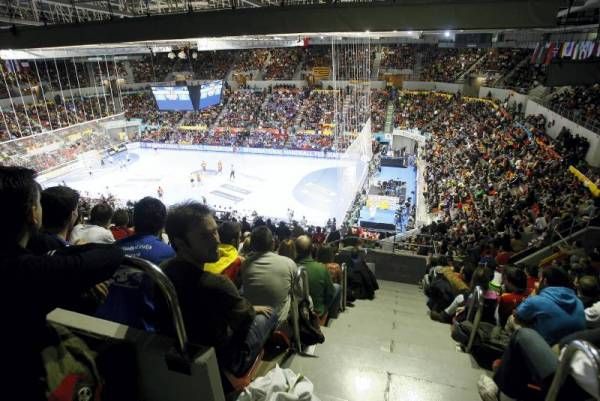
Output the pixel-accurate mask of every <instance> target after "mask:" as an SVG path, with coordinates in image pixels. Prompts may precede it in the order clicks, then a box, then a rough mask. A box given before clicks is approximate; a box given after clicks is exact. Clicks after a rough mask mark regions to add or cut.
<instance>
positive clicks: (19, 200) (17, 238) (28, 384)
mask: <svg viewBox="0 0 600 401" xmlns="http://www.w3.org/2000/svg"><path fill="white" fill-rule="evenodd" d="M42 215H43V213H42V205H41V203H40V186H39V185H38V183H37V182H36V181H35V172H34V171H33V170H29V169H26V168H21V167H5V166H0V217H1V219H2V225H3V229H2V230H0V271H1V273H2V279H3V282H4V283H5V284H6V285H5V286H4V288H3V289H2V291H0V315H2V318H3V319H4V320H5V321H6V322H9V323H10V325H11V327H13V328H15V329H11V330H2V332H1V334H0V342H1V343H2V344H6V345H7V346H6V347H5V348H4V351H3V355H2V357H3V361H4V362H6V363H7V366H10V369H8V370H7V371H6V372H5V373H4V375H3V379H2V388H3V389H5V390H6V391H8V393H6V392H5V394H4V396H5V398H6V399H17V398H18V399H22V400H32V401H41V400H46V399H47V397H46V395H45V392H46V390H47V389H46V384H45V383H44V381H43V380H41V379H40V378H41V377H45V372H44V366H43V364H42V358H41V351H42V349H43V348H45V347H46V346H48V345H49V344H48V343H49V340H50V339H49V338H48V332H47V327H46V315H47V314H48V313H49V312H50V311H52V310H53V309H55V308H57V307H61V306H65V305H69V304H73V303H75V302H77V301H78V299H79V297H80V295H81V293H82V292H84V291H86V290H87V289H89V288H91V287H92V286H93V285H95V284H96V283H99V282H101V281H103V280H106V279H107V278H109V277H110V276H111V275H112V274H113V273H114V271H115V269H117V268H118V267H119V265H120V263H121V261H122V258H123V252H122V251H121V250H120V249H119V248H117V247H114V246H110V245H104V246H102V245H93V246H92V245H86V246H82V247H77V246H72V247H68V248H64V249H62V250H59V251H57V252H56V253H55V254H54V255H53V256H47V255H43V256H34V255H33V254H31V253H30V252H29V251H27V250H26V248H27V245H28V242H29V240H30V239H31V238H32V236H33V235H34V234H35V233H36V232H37V230H39V228H40V226H41V224H42ZM13 389H14V390H13ZM12 391H15V392H17V391H18V395H16V394H15V395H14V396H13V395H11V392H12Z"/></svg>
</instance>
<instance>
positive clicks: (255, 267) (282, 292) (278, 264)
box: [242, 226, 297, 325]
mask: <svg viewBox="0 0 600 401" xmlns="http://www.w3.org/2000/svg"><path fill="white" fill-rule="evenodd" d="M250 246H251V249H252V253H251V254H250V256H249V257H248V259H246V261H245V263H244V267H243V269H242V286H243V291H244V297H245V298H247V299H248V300H249V301H250V302H252V303H253V304H258V305H267V306H270V307H271V308H273V310H274V311H275V313H276V314H277V316H278V324H279V325H281V324H283V323H285V321H286V320H287V318H288V314H289V312H290V303H291V297H290V290H291V288H292V285H293V282H294V275H295V274H296V271H297V267H296V263H294V261H293V260H291V259H290V258H287V257H285V256H281V255H277V254H276V253H274V252H273V234H272V233H271V230H269V228H268V227H267V226H259V227H256V228H255V229H254V230H252V235H251V236H250Z"/></svg>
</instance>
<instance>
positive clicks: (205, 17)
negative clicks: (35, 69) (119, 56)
mask: <svg viewBox="0 0 600 401" xmlns="http://www.w3.org/2000/svg"><path fill="white" fill-rule="evenodd" d="M585 1H588V2H589V1H592V2H594V1H598V0H585ZM585 1H584V0H576V1H575V2H574V3H573V5H572V6H583V5H584V4H585ZM568 3H569V1H568V0H453V1H450V0H395V1H394V0H389V1H388V0H386V1H379V0H371V1H355V0H350V1H349V0H330V1H326V2H325V1H321V0H316V1H306V0H102V1H89V0H3V1H0V49H32V48H43V47H66V46H82V45H94V46H99V45H102V46H105V45H109V46H115V44H117V43H123V42H129V43H132V42H134V43H135V42H144V45H143V46H144V47H145V48H148V46H147V43H149V42H150V43H151V42H157V43H161V42H163V43H164V42H165V41H167V42H168V41H182V40H190V41H193V42H196V41H197V40H199V39H201V38H222V37H230V36H243V35H290V34H299V33H312V34H313V36H315V35H316V36H318V35H321V34H332V33H337V32H363V33H364V32H367V31H371V32H375V31H378V32H384V33H385V32H388V33H389V32H398V31H409V30H410V31H413V30H424V31H439V30H446V29H450V30H482V29H489V30H498V29H505V28H512V29H527V28H552V27H555V26H556V20H557V18H556V16H557V13H558V12H559V11H560V10H561V9H563V8H564V7H566V6H567V5H568Z"/></svg>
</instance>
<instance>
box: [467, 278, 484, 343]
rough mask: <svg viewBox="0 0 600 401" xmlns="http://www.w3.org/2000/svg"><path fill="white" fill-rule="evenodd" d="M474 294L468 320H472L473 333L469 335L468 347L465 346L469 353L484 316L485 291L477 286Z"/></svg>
mask: <svg viewBox="0 0 600 401" xmlns="http://www.w3.org/2000/svg"><path fill="white" fill-rule="evenodd" d="M472 296H473V299H472V300H471V305H470V307H469V310H468V312H467V321H469V322H470V321H472V322H473V326H472V329H471V334H470V335H469V342H468V343H467V348H465V351H466V352H467V353H469V352H471V348H472V347H473V343H474V342H475V336H476V335H477V329H478V328H479V324H480V323H481V317H482V316H483V291H482V290H481V287H479V286H477V287H475V290H474V291H473V294H472Z"/></svg>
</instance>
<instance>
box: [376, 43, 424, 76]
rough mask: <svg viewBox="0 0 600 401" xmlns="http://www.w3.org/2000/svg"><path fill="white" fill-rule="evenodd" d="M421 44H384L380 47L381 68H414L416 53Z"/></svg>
mask: <svg viewBox="0 0 600 401" xmlns="http://www.w3.org/2000/svg"><path fill="white" fill-rule="evenodd" d="M422 48H423V46H421V45H410V44H405V43H404V44H397V45H389V46H384V47H382V49H381V64H380V65H381V68H383V69H393V70H414V68H415V64H416V62H417V53H418V52H419V50H421V49H422Z"/></svg>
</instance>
